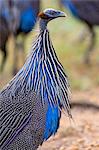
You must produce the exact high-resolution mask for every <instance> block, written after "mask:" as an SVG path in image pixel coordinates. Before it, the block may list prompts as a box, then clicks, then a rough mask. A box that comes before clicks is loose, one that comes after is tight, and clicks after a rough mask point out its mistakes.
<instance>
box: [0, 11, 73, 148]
mask: <svg viewBox="0 0 99 150" xmlns="http://www.w3.org/2000/svg"><path fill="white" fill-rule="evenodd" d="M65 16H66V15H65V13H64V12H61V11H59V10H55V9H51V8H50V9H46V10H44V11H43V12H41V13H39V18H40V19H39V25H40V33H39V35H38V36H37V39H36V40H35V41H34V43H33V45H32V48H31V52H30V55H29V56H28V58H27V60H26V62H25V64H24V66H23V67H22V69H21V70H20V71H19V72H18V73H17V74H16V76H15V77H14V78H13V79H12V80H11V81H10V82H9V84H7V85H6V86H5V88H4V89H3V90H1V91H0V103H1V105H0V107H1V108H0V117H1V124H0V126H1V127H0V129H1V143H0V146H1V149H2V150H25V149H26V150H36V149H37V148H38V146H39V145H41V144H42V143H43V142H44V141H45V140H47V139H48V138H49V137H50V136H51V135H53V134H55V133H56V132H57V129H58V127H59V122H60V118H61V111H62V108H63V110H64V111H66V112H67V113H68V115H69V117H72V115H71V112H70V102H69V83H68V78H67V75H66V74H65V72H64V69H63V66H62V65H61V63H60V62H59V60H58V58H57V55H56V53H55V50H54V48H53V45H52V42H51V40H50V36H49V31H48V29H47V24H48V22H49V21H50V20H53V19H55V18H58V17H65Z"/></svg>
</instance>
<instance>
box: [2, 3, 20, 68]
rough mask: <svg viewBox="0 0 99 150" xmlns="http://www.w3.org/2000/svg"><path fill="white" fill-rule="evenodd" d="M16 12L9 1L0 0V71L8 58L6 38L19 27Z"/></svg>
mask: <svg viewBox="0 0 99 150" xmlns="http://www.w3.org/2000/svg"><path fill="white" fill-rule="evenodd" d="M16 12H17V14H18V10H16V8H14V7H13V5H12V1H11V0H0V50H1V52H2V54H3V57H2V61H1V65H0V71H2V70H3V68H4V65H5V62H6V59H7V56H8V50H7V48H6V44H7V41H8V38H9V36H10V35H11V34H12V33H14V32H15V31H16V30H17V27H18V26H19V24H18V22H19V21H18V22H17V20H16V18H18V17H17V16H16Z"/></svg>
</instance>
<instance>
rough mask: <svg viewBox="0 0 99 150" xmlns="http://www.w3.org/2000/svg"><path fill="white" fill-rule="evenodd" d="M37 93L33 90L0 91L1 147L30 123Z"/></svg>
mask: <svg viewBox="0 0 99 150" xmlns="http://www.w3.org/2000/svg"><path fill="white" fill-rule="evenodd" d="M35 99H36V94H35V93H34V92H33V91H32V92H25V93H23V94H22V92H19V93H16V95H15V97H13V96H12V95H11V94H10V93H7V92H1V93H0V104H1V105H0V120H1V121H0V147H1V148H3V147H4V146H6V145H8V144H10V143H11V142H12V141H13V140H14V138H15V137H16V136H17V135H18V134H19V132H21V131H22V130H23V128H24V127H25V126H26V125H27V124H28V123H29V121H30V120H31V117H32V109H33V105H35V104H33V101H34V102H35Z"/></svg>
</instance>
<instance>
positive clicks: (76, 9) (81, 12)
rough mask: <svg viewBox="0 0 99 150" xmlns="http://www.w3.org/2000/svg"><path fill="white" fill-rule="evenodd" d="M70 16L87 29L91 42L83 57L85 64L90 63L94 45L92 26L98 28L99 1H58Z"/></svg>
mask: <svg viewBox="0 0 99 150" xmlns="http://www.w3.org/2000/svg"><path fill="white" fill-rule="evenodd" d="M60 2H61V4H62V5H63V6H65V7H66V8H68V9H69V10H70V11H71V13H72V15H73V16H74V17H75V18H77V19H79V20H81V21H82V22H84V23H85V24H86V25H87V27H88V28H89V32H90V34H91V41H90V44H89V47H88V50H87V52H86V55H85V63H89V62H90V53H91V51H92V50H93V47H94V45H95V36H96V34H95V31H94V26H99V0H90V1H89V0H60Z"/></svg>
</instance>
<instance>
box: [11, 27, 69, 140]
mask: <svg viewBox="0 0 99 150" xmlns="http://www.w3.org/2000/svg"><path fill="white" fill-rule="evenodd" d="M12 84H13V83H12ZM19 86H22V89H23V90H24V89H25V90H34V91H35V92H36V93H40V95H41V98H42V103H43V105H44V104H45V103H47V106H48V107H47V113H46V128H45V133H44V140H46V139H47V138H48V137H50V136H51V135H52V134H55V133H56V131H57V129H58V126H59V120H60V116H61V111H60V109H61V108H62V107H63V109H64V110H65V111H67V112H68V114H69V115H70V106H69V95H68V80H67V76H66V75H65V72H64V69H63V67H62V65H61V64H60V62H59V60H58V58H57V56H56V53H55V50H54V48H53V45H52V43H51V41H50V38H49V32H48V30H47V29H45V30H41V32H40V34H39V35H38V37H37V39H36V41H35V42H34V44H33V46H32V51H31V53H30V55H29V57H28V59H27V61H26V63H25V65H24V66H23V68H22V69H21V70H20V71H19V73H18V74H17V75H16V77H15V80H14V87H13V89H12V90H13V91H16V89H18V87H19Z"/></svg>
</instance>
